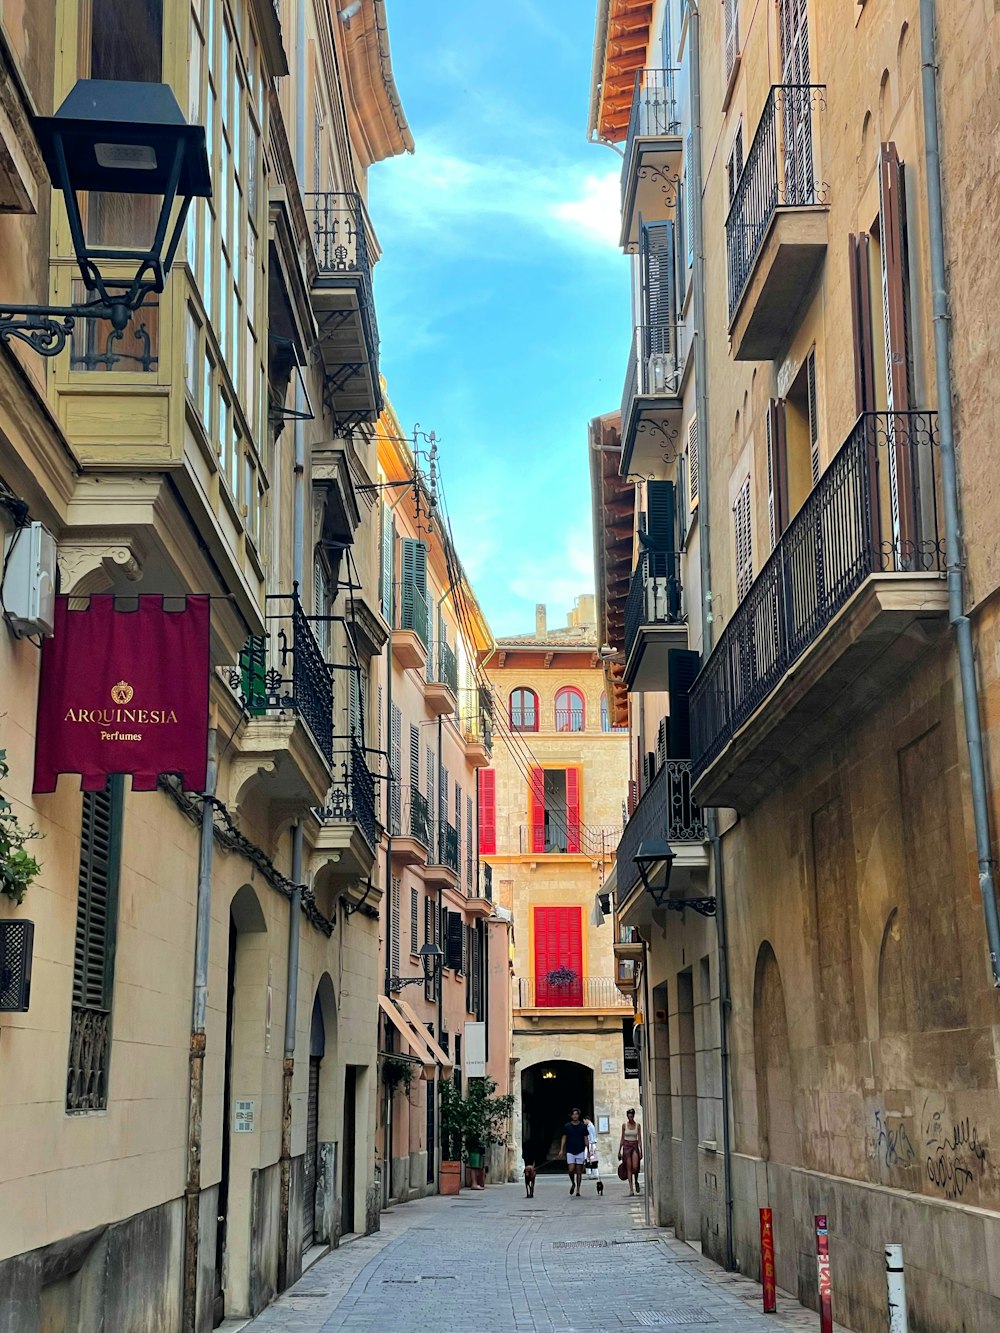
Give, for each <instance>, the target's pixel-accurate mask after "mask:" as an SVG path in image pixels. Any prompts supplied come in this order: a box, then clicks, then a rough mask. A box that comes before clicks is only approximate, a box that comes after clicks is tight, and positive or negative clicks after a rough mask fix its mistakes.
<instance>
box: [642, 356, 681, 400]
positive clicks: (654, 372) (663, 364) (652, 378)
mask: <svg viewBox="0 0 1000 1333" xmlns="http://www.w3.org/2000/svg"><path fill="white" fill-rule="evenodd" d="M676 381H677V375H676V371H675V367H674V358H673V357H672V356H671V355H670V354H669V353H668V352H654V353H653V354H652V356H650V358H649V360H648V361H647V363H646V387H647V392H648V393H672V392H673V391H674V389H675V387H676Z"/></svg>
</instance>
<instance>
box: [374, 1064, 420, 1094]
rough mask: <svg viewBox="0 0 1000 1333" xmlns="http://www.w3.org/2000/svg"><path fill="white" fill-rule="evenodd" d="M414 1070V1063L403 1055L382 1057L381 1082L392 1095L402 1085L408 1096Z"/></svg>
mask: <svg viewBox="0 0 1000 1333" xmlns="http://www.w3.org/2000/svg"><path fill="white" fill-rule="evenodd" d="M415 1070H416V1065H415V1063H414V1062H413V1061H412V1060H408V1059H407V1058H406V1056H404V1055H383V1056H382V1082H383V1083H384V1085H385V1087H386V1089H387V1090H388V1091H389V1092H390V1093H394V1092H395V1091H396V1089H397V1088H398V1087H399V1086H400V1085H402V1087H403V1089H404V1090H405V1092H406V1095H407V1096H409V1095H410V1085H411V1084H412V1082H413V1075H414V1072H415Z"/></svg>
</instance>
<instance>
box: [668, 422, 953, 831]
mask: <svg viewBox="0 0 1000 1333" xmlns="http://www.w3.org/2000/svg"><path fill="white" fill-rule="evenodd" d="M936 446H937V414H936V413H934V412H897V413H888V412H869V413H863V414H862V415H861V416H860V417H859V418H858V420H857V422H856V423H855V425H854V427H853V429H852V430H851V433H850V434H849V435H848V437H847V439H846V440H845V442H844V443H843V445H842V446H841V448H840V449H839V450H838V452H837V453H836V454H835V455H834V457H833V459H832V460H831V462H830V464H829V466H828V467H827V469H826V471H825V472H824V473H823V475H822V476H821V477H820V479H819V481H818V482H817V483H816V485H815V487H814V488H813V490H812V492H811V493H810V495H809V497H808V498H807V500H806V502H805V504H803V506H802V508H801V509H800V510H799V512H798V513H797V514H796V515H795V517H794V518H793V519H792V521H791V522H790V523H789V525H788V527H787V528H786V529H785V531H784V532H783V533H782V535H781V536H780V538H779V539H778V542H777V544H776V546H775V548H774V551H773V552H772V554H771V556H770V558H769V559H768V560H767V562H766V564H765V565H764V567H763V568H762V569H761V571H760V573H759V574H758V575H757V577H756V578H755V579H754V581H753V583H752V585H751V587H750V589H749V591H748V592H747V594H746V596H745V597H744V598H743V600H742V601H741V602H740V604H739V605H738V606H737V607H736V608H735V610H734V611H733V613H732V615H731V616H730V618H729V623H728V624H727V625H726V627H725V629H724V630H723V632H722V634H721V635H720V637H719V640H718V642H717V643H716V645H715V647H714V649H713V651H712V654H711V656H710V657H709V659H708V661H707V662H706V663H705V666H704V668H703V669H702V671H701V674H700V675H699V677H698V679H697V680H696V682H695V684H694V688H693V689H692V691H691V696H690V707H691V744H692V750H693V752H694V756H695V758H694V769H695V775H696V786H697V789H698V792H699V797H700V799H701V800H702V801H703V803H705V804H709V803H710V804H713V805H716V804H718V805H725V806H732V807H734V808H736V809H746V808H749V805H752V804H753V802H754V800H756V799H759V796H760V795H761V794H763V791H764V790H765V789H769V788H770V787H771V786H773V785H774V782H775V781H776V780H777V774H776V772H775V770H774V763H775V756H776V755H777V754H778V753H780V754H781V756H782V762H783V763H785V762H787V763H788V765H789V767H794V764H795V758H794V756H795V754H796V752H797V751H798V750H799V747H801V746H806V745H809V744H811V745H812V746H813V747H815V745H816V744H817V734H818V733H817V730H816V729H817V727H818V726H822V727H826V728H827V729H828V730H829V734H830V735H835V734H836V732H837V729H839V728H841V727H843V726H844V725H847V724H848V723H849V722H850V721H852V720H853V718H854V717H855V716H856V714H857V711H858V708H859V706H860V700H861V696H862V695H863V696H864V697H866V698H867V697H871V696H872V692H873V690H874V689H875V685H876V683H877V681H878V680H879V679H884V680H885V681H886V682H888V681H890V680H891V679H892V678H893V677H894V676H898V675H899V674H900V672H901V671H902V670H903V669H905V667H906V666H907V665H908V663H909V662H910V661H911V660H912V659H913V655H914V654H915V653H917V652H919V651H922V650H923V648H924V647H925V646H926V643H927V641H928V635H930V634H933V633H937V632H939V630H938V626H939V624H940V622H941V617H942V613H943V610H944V607H945V605H946V602H945V592H944V584H943V581H942V577H943V572H944V568H945V563H944V545H943V541H942V537H941V529H940V523H939V515H938V496H937V482H936V471H937V459H936V457H935V453H936ZM834 622H837V623H838V625H839V627H840V632H839V633H837V634H835V633H833V631H832V630H831V631H830V632H829V633H827V632H826V631H828V630H829V628H830V627H831V626H832V625H833V623H834ZM817 640H820V644H821V646H822V647H821V651H822V654H823V656H822V659H820V658H817V659H815V662H814V665H813V666H812V667H811V668H810V670H809V671H806V670H805V669H804V668H801V669H799V670H796V671H795V672H794V673H792V675H791V678H789V672H790V671H791V668H792V667H793V666H795V664H796V663H797V662H799V660H800V659H801V658H803V657H804V656H805V655H806V654H807V653H809V652H810V650H811V649H812V648H813V645H815V644H817ZM817 652H820V647H819V646H818V647H817ZM786 679H788V680H789V686H788V689H787V690H785V689H784V682H785V681H786ZM855 680H857V681H861V680H863V681H864V689H863V690H862V691H861V692H860V694H859V693H858V692H857V691H856V690H854V689H852V688H851V685H852V682H853V681H855ZM779 690H780V691H781V695H780V697H781V699H782V703H781V704H780V706H779V703H778V700H777V699H775V700H773V701H771V702H770V703H769V702H768V701H769V700H770V697H771V696H772V695H774V694H775V692H776V691H779ZM765 704H768V707H766V708H765V707H764V705H765ZM786 707H787V709H788V712H787V715H786ZM768 714H771V716H770V717H769V716H768ZM758 718H759V721H758ZM751 722H753V726H752V727H751V726H750V724H751ZM778 727H780V728H781V730H780V733H779V732H776V731H775V730H774V729H775V728H778ZM765 734H766V735H767V737H768V743H767V746H766V747H764V748H765V749H766V752H767V753H766V755H765V754H764V753H763V751H762V752H761V753H760V754H757V753H756V751H757V748H758V747H759V745H760V741H761V739H762V737H763V736H764V735H765ZM779 734H780V737H781V739H780V740H779V739H778V736H779ZM737 736H739V741H738V745H737V746H736V747H734V751H736V750H738V753H736V752H734V753H733V755H732V756H731V757H730V758H729V759H727V760H725V762H724V761H723V758H721V757H720V756H724V752H725V751H727V747H730V746H731V745H732V743H733V742H734V740H735V739H736V738H737ZM710 770H714V771H710ZM768 773H769V774H770V776H767V774H768ZM706 798H707V799H706Z"/></svg>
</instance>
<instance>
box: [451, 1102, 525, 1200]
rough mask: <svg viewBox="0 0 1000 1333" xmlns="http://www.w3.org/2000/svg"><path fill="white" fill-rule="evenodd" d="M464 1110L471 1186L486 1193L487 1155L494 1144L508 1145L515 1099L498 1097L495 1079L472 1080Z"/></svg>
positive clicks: (466, 1152)
mask: <svg viewBox="0 0 1000 1333" xmlns="http://www.w3.org/2000/svg"><path fill="white" fill-rule="evenodd" d="M463 1106H464V1114H463V1132H464V1148H465V1160H466V1162H467V1164H468V1168H469V1175H470V1182H469V1183H470V1185H471V1187H472V1188H473V1189H484V1188H485V1181H484V1177H485V1175H486V1153H487V1150H488V1148H489V1145H490V1144H491V1143H505V1142H506V1141H507V1132H506V1127H507V1120H508V1118H509V1116H510V1113H511V1111H512V1110H513V1109H514V1097H513V1095H512V1094H508V1095H507V1096H504V1097H498V1096H497V1085H496V1083H494V1081H493V1079H491V1078H470V1079H469V1086H468V1091H467V1093H466V1097H465V1101H464V1103H463Z"/></svg>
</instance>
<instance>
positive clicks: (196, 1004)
mask: <svg viewBox="0 0 1000 1333" xmlns="http://www.w3.org/2000/svg"><path fill="white" fill-rule="evenodd" d="M216 740H217V733H216V730H215V728H212V730H210V731H209V733H208V770H207V773H206V778H205V795H204V797H203V798H202V803H201V828H200V832H199V840H198V901H197V907H196V910H195V942H194V988H193V995H192V1001H191V1045H190V1052H189V1055H188V1060H189V1074H188V1145H187V1147H188V1151H187V1182H186V1184H185V1187H184V1297H183V1319H182V1328H183V1330H184V1333H195V1329H196V1326H197V1315H198V1261H199V1250H200V1240H201V1237H200V1227H199V1222H200V1210H201V1144H202V1104H203V1094H204V1087H205V1014H206V1010H207V1007H208V948H209V939H210V936H211V927H212V856H213V852H214V848H215V829H214V821H213V816H214V807H213V805H212V799H211V798H212V797H214V795H215V786H216V781H217V778H218V760H217V758H216ZM227 1114H228V1109H227V1108H225V1107H224V1108H223V1115H227Z"/></svg>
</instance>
